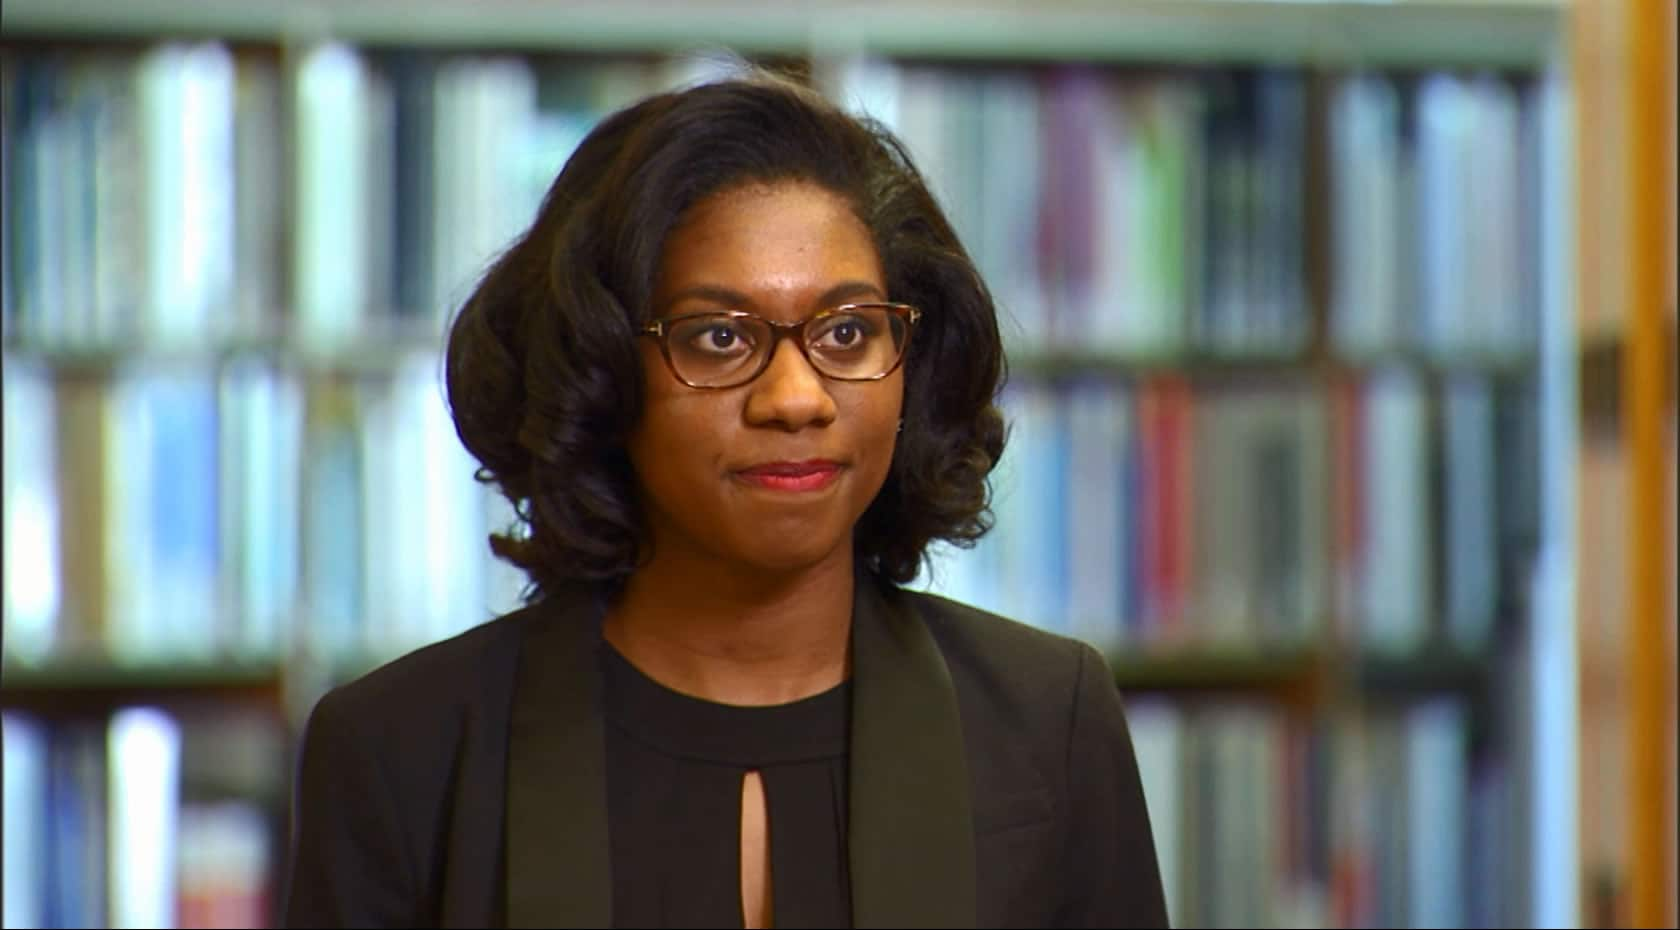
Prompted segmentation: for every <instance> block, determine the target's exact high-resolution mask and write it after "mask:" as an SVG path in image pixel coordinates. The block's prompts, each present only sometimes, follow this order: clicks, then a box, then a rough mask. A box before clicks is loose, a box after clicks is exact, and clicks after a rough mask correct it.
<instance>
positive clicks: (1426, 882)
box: [1404, 698, 1470, 927]
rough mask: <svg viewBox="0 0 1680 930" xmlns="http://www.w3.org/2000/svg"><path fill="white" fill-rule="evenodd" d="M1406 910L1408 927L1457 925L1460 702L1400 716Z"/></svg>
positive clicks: (1464, 786) (1463, 767)
mask: <svg viewBox="0 0 1680 930" xmlns="http://www.w3.org/2000/svg"><path fill="white" fill-rule="evenodd" d="M1404 727H1405V730H1404V732H1405V740H1406V747H1405V757H1406V790H1405V797H1406V810H1407V817H1406V821H1405V828H1406V831H1407V842H1406V854H1407V864H1406V873H1405V874H1406V882H1407V887H1406V911H1407V915H1406V916H1407V918H1408V920H1407V923H1408V925H1409V926H1413V927H1462V926H1464V925H1465V924H1464V918H1465V916H1466V914H1465V891H1466V887H1465V882H1464V874H1465V865H1466V861H1465V849H1464V847H1465V831H1466V829H1467V826H1468V824H1469V822H1470V821H1469V820H1468V819H1467V817H1468V815H1469V791H1470V788H1469V780H1470V777H1469V771H1468V768H1469V762H1468V746H1467V741H1468V720H1467V713H1466V709H1465V707H1464V704H1463V703H1462V701H1460V700H1457V699H1454V698H1437V699H1433V700H1429V701H1426V702H1424V703H1421V704H1418V705H1416V706H1414V707H1413V708H1411V709H1410V710H1409V711H1408V712H1407V714H1406V719H1405V724H1404Z"/></svg>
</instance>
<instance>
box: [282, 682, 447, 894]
mask: <svg viewBox="0 0 1680 930" xmlns="http://www.w3.org/2000/svg"><path fill="white" fill-rule="evenodd" d="M344 698H345V695H343V694H342V693H338V692H333V693H329V694H327V695H326V696H325V697H324V698H322V699H321V701H319V702H318V703H317V704H316V706H315V709H314V710H313V711H312V712H311V714H310V716H309V719H308V721H307V722H306V724H305V726H304V734H303V738H302V740H301V744H300V745H301V749H300V755H299V759H298V765H297V779H296V783H295V786H294V793H293V803H292V824H291V826H292V838H291V846H290V849H289V851H288V862H287V870H286V873H287V880H286V891H285V903H284V907H283V911H282V914H281V925H282V926H285V927H396V926H417V925H418V924H419V922H420V919H421V918H420V915H419V914H418V913H417V911H416V907H415V901H416V897H415V895H414V888H415V882H414V880H413V876H414V870H413V864H412V862H411V859H412V856H410V855H409V854H408V852H407V846H406V844H405V843H404V841H403V834H404V827H403V820H402V817H401V814H400V805H399V804H398V803H397V800H396V796H395V794H394V793H393V791H392V782H391V779H390V778H389V777H388V775H387V772H386V771H385V768H384V766H385V765H386V760H384V759H382V758H381V757H380V754H379V753H378V751H377V749H376V746H377V744H376V743H375V742H373V741H372V740H370V739H369V738H368V736H367V734H366V733H364V732H362V730H363V728H362V727H360V726H358V721H357V720H356V716H355V714H354V713H352V711H353V706H349V705H346V703H345V702H344Z"/></svg>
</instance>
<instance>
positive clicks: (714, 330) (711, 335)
mask: <svg viewBox="0 0 1680 930" xmlns="http://www.w3.org/2000/svg"><path fill="white" fill-rule="evenodd" d="M684 341H685V342H686V343H687V344H688V345H689V346H691V347H693V348H694V349H695V350H696V351H700V352H708V353H712V354H720V353H730V352H739V351H741V350H742V349H744V348H747V347H749V346H750V345H751V343H752V340H751V339H749V338H748V337H747V334H746V333H743V332H741V330H740V328H739V327H737V326H734V325H731V324H728V323H713V324H712V325H710V326H706V327H705V328H703V329H699V330H697V331H695V332H693V333H692V334H690V335H689V336H688V337H687V338H686V339H685V340H684Z"/></svg>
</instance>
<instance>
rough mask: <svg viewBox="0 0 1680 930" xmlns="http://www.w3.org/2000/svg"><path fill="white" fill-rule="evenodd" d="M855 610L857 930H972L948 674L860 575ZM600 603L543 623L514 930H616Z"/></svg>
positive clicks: (526, 694) (524, 676)
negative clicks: (890, 929) (598, 662)
mask: <svg viewBox="0 0 1680 930" xmlns="http://www.w3.org/2000/svg"><path fill="white" fill-rule="evenodd" d="M855 590H856V595H855V597H854V606H853V610H852V702H853V703H852V734H851V758H850V786H849V794H850V798H849V805H848V806H849V809H850V817H851V822H850V825H849V836H848V837H847V842H848V847H849V851H850V865H851V882H852V921H853V923H854V924H855V925H856V926H859V927H888V926H890V927H964V926H969V927H971V926H974V925H975V923H976V920H977V914H976V910H975V908H976V896H975V864H974V829H973V817H972V811H971V806H970V801H969V778H968V770H967V764H966V759H967V754H966V752H965V750H964V746H963V738H962V721H961V718H960V716H959V713H958V710H957V698H956V691H955V689H954V688H953V686H952V684H951V677H950V672H949V670H948V669H947V668H946V666H945V661H944V658H943V657H942V656H941V654H940V652H939V648H938V645H937V644H936V643H935V642H934V640H933V636H932V634H930V633H929V632H928V629H927V627H926V625H925V624H924V623H923V622H922V620H921V618H920V617H919V616H918V615H917V614H916V612H915V611H914V610H913V609H912V608H911V607H910V605H909V604H907V603H906V602H905V599H904V598H903V596H902V595H900V594H899V593H898V592H896V591H895V590H892V589H889V588H886V587H885V586H884V585H879V584H877V583H876V582H875V581H874V580H872V579H871V578H869V577H868V576H867V575H865V574H863V573H861V572H860V573H859V576H858V584H857V586H856V589H855ZM600 618H601V608H600V605H599V604H597V603H595V602H594V601H593V600H590V599H578V600H571V601H561V602H557V603H555V604H554V605H553V606H552V607H551V608H550V609H548V610H545V611H541V612H539V613H538V616H536V617H535V618H533V619H534V620H535V623H534V624H533V629H532V630H531V631H530V632H529V633H528V634H527V636H526V640H525V643H524V645H523V647H522V650H521V654H520V659H519V666H518V672H517V679H516V681H515V683H514V698H513V714H512V720H511V728H510V731H509V740H508V776H507V831H506V836H507V848H506V855H507V865H506V874H507V879H506V882H507V884H506V893H507V919H508V924H509V926H514V927H536V926H544V927H607V926H611V925H612V871H611V856H610V855H609V853H608V849H609V846H608V842H607V830H608V826H607V791H606V761H605V744H604V734H603V728H602V722H601V712H600V672H599V668H598V667H597V665H596V658H597V656H596V649H597V648H598V647H599V645H600Z"/></svg>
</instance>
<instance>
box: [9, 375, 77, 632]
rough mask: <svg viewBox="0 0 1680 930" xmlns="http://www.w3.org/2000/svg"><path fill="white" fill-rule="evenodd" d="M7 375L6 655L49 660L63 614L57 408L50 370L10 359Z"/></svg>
mask: <svg viewBox="0 0 1680 930" xmlns="http://www.w3.org/2000/svg"><path fill="white" fill-rule="evenodd" d="M0 377H3V378H4V385H5V389H4V404H5V420H4V422H3V423H0V428H3V432H4V437H5V444H4V446H3V452H4V458H5V461H4V467H5V472H4V476H3V480H4V488H5V510H4V520H5V524H4V525H5V533H6V535H5V542H4V552H5V559H4V572H5V574H4V578H5V597H4V618H5V619H4V623H5V654H6V657H7V658H8V659H11V658H19V659H23V660H26V661H31V660H38V659H44V658H46V657H47V656H48V655H49V654H50V652H51V650H52V648H53V645H54V642H55V640H56V638H57V627H58V613H59V610H60V603H61V599H60V591H59V584H60V578H61V577H62V569H61V566H60V564H59V535H60V532H61V530H60V527H59V506H58V495H59V485H58V478H57V476H58V466H57V441H58V436H57V428H56V424H57V421H58V412H57V404H56V401H55V398H54V394H53V383H52V380H51V379H52V373H51V369H49V368H48V367H47V366H45V365H43V364H40V363H38V362H31V361H29V360H27V359H22V358H14V357H10V356H8V357H7V358H6V359H5V365H4V368H3V370H0Z"/></svg>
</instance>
